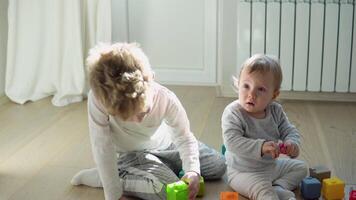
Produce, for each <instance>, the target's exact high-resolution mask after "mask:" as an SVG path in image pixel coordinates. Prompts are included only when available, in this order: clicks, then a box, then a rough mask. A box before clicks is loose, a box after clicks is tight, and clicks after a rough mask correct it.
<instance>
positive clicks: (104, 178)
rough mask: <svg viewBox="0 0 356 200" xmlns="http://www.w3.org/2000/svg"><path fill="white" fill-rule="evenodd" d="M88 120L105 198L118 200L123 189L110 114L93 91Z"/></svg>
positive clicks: (90, 95) (94, 155) (89, 97)
mask: <svg viewBox="0 0 356 200" xmlns="http://www.w3.org/2000/svg"><path fill="white" fill-rule="evenodd" d="M88 122H89V133H90V141H91V146H92V152H93V157H94V161H95V163H96V166H97V168H98V171H99V175H100V179H101V182H102V184H103V188H104V194H105V199H106V200H118V199H119V198H120V197H121V196H122V193H123V191H122V183H121V180H120V179H119V177H118V172H117V164H116V153H115V148H114V145H113V143H112V138H111V134H112V133H111V131H110V127H109V123H108V115H107V114H105V112H104V111H103V108H102V107H101V106H100V104H99V103H98V102H97V101H96V100H95V97H94V95H93V93H91V92H90V93H89V95H88Z"/></svg>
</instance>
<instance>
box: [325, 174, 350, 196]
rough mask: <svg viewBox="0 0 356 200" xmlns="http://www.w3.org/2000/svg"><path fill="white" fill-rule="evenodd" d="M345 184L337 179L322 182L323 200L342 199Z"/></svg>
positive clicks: (327, 179)
mask: <svg viewBox="0 0 356 200" xmlns="http://www.w3.org/2000/svg"><path fill="white" fill-rule="evenodd" d="M344 189H345V182H344V181H342V180H341V179H339V178H337V177H332V178H326V179H324V180H323V187H322V194H323V197H324V199H325V200H331V199H343V198H344V195H345V193H344Z"/></svg>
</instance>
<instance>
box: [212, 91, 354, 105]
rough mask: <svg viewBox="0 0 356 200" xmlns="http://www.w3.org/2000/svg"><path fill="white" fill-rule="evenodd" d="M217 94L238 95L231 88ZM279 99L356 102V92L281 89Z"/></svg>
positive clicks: (225, 95) (224, 95)
mask: <svg viewBox="0 0 356 200" xmlns="http://www.w3.org/2000/svg"><path fill="white" fill-rule="evenodd" d="M217 94H218V95H219V96H222V97H235V98H236V97H237V94H236V93H235V92H233V90H232V89H229V88H225V89H224V88H222V87H220V88H218V89H217ZM278 99H280V100H308V101H337V102H356V93H341V92H299V91H281V93H280V95H279V97H278Z"/></svg>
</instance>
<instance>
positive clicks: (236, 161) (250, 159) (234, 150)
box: [221, 100, 300, 172]
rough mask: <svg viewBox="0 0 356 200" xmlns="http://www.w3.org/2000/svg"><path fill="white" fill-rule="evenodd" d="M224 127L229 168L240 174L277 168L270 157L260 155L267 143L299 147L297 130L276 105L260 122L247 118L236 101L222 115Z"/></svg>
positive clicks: (273, 104)
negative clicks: (287, 141)
mask: <svg viewBox="0 0 356 200" xmlns="http://www.w3.org/2000/svg"><path fill="white" fill-rule="evenodd" d="M221 126H222V135H223V141H224V145H225V146H226V154H225V156H226V161H227V165H228V166H229V167H231V168H233V169H236V170H238V171H240V172H255V171H265V169H266V168H268V167H273V166H274V164H275V160H274V159H272V158H271V156H269V155H264V156H261V149H262V144H263V142H264V141H275V142H277V141H279V140H281V141H286V140H291V141H292V142H294V143H296V144H297V145H298V146H299V144H300V136H299V133H298V130H297V129H296V128H295V126H293V125H292V124H291V123H290V122H289V120H288V118H287V116H286V114H285V112H284V111H283V108H282V106H281V105H280V104H278V103H277V102H272V103H270V104H269V105H268V106H267V108H266V116H265V118H263V119H257V118H254V117H252V116H250V115H248V113H247V112H246V111H245V110H244V109H243V108H242V107H241V105H240V104H239V101H238V100H236V101H233V102H232V103H230V104H229V105H228V106H226V108H225V110H224V112H223V115H222V119H221Z"/></svg>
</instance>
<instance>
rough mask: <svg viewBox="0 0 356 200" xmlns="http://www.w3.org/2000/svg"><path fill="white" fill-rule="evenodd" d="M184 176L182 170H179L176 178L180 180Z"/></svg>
mask: <svg viewBox="0 0 356 200" xmlns="http://www.w3.org/2000/svg"><path fill="white" fill-rule="evenodd" d="M183 176H184V170H180V171H179V174H178V177H179V178H182V177H183Z"/></svg>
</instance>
